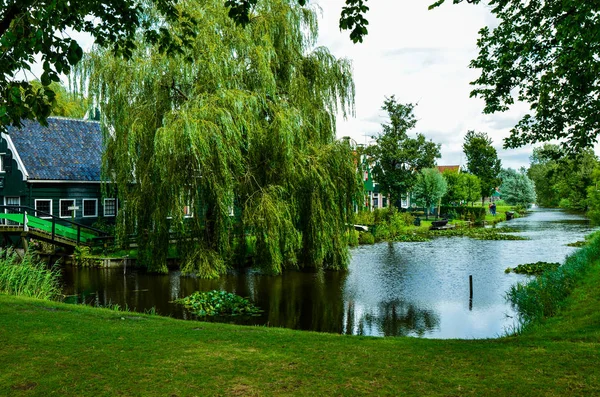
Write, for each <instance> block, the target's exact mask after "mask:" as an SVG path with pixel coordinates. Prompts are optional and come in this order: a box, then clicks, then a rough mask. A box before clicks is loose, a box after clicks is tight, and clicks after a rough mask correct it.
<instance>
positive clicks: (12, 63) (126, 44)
mask: <svg viewBox="0 0 600 397" xmlns="http://www.w3.org/2000/svg"><path fill="white" fill-rule="evenodd" d="M151 6H152V7H153V9H154V10H156V11H155V12H156V13H158V14H159V15H160V17H161V20H160V22H161V23H154V24H152V23H150V21H149V20H147V19H144V18H143V17H142V16H143V15H144V13H145V10H147V9H148V8H149V7H151ZM173 20H178V21H179V24H180V29H178V30H177V32H172V31H170V30H168V29H164V26H162V23H163V22H164V23H167V22H169V21H173ZM184 21H185V23H184ZM193 22H194V21H192V20H191V19H190V18H188V16H186V15H185V14H182V13H181V12H180V11H178V9H176V8H175V6H174V2H173V1H170V0H148V1H142V2H139V1H135V0H109V1H94V0H88V1H67V0H0V49H1V51H0V129H4V126H6V125H11V124H12V125H15V126H20V125H21V120H22V119H37V120H38V121H39V122H40V123H42V124H45V123H46V117H48V116H49V115H50V114H51V113H52V109H53V106H54V104H55V102H56V95H57V93H56V92H55V91H54V90H53V89H52V87H51V83H52V82H59V81H60V77H59V76H60V75H61V74H68V73H69V72H70V70H71V68H72V67H73V66H75V65H76V64H77V63H78V62H79V61H80V60H81V58H82V56H83V51H82V49H81V47H80V45H79V44H78V43H77V41H75V40H73V39H72V38H71V37H70V35H69V34H68V32H67V30H68V29H71V30H73V31H78V32H87V33H89V34H91V35H92V36H93V37H94V39H95V41H96V44H97V45H99V46H106V47H110V48H111V50H112V51H113V52H114V53H115V54H120V55H124V56H126V57H128V56H130V55H131V54H132V53H133V50H134V47H135V44H134V36H135V34H136V32H137V29H138V28H140V27H141V28H143V29H144V35H145V38H146V40H147V41H149V42H152V43H156V44H157V45H158V46H159V47H160V49H161V51H164V52H168V53H173V52H178V51H181V50H182V47H183V46H185V45H186V43H187V42H189V40H190V35H191V34H192V31H191V30H190V28H191V25H192V24H193ZM36 55H39V56H40V57H41V60H42V66H43V72H42V74H41V75H40V76H33V75H32V74H31V72H30V70H31V64H32V63H34V62H35V57H36ZM18 72H23V73H24V74H25V75H24V76H23V77H21V78H19V77H18V76H17V73H18ZM32 77H39V79H40V82H41V85H33V84H31V83H29V82H28V81H27V80H28V79H31V78H32Z"/></svg>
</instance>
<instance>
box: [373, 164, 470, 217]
mask: <svg viewBox="0 0 600 397" xmlns="http://www.w3.org/2000/svg"><path fill="white" fill-rule="evenodd" d="M436 168H437V170H438V171H440V172H441V173H444V172H446V171H450V172H456V173H460V165H438V166H436ZM363 190H364V192H365V207H366V208H367V209H369V210H371V211H372V210H374V209H377V208H386V207H387V206H389V202H388V201H389V200H388V197H387V196H385V195H384V194H383V193H381V191H380V189H379V184H378V183H377V182H376V181H375V180H374V179H373V175H372V173H371V165H370V164H368V162H367V161H366V159H363ZM414 202H415V198H414V197H413V195H412V193H410V192H409V193H408V194H406V195H405V196H403V197H402V198H401V200H400V202H399V203H398V204H399V207H400V208H404V209H407V208H409V207H411V206H414Z"/></svg>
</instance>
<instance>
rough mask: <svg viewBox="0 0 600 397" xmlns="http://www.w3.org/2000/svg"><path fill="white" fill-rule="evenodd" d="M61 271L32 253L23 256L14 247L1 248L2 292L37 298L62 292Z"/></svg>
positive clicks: (0, 276) (0, 289)
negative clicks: (45, 263) (60, 283)
mask: <svg viewBox="0 0 600 397" xmlns="http://www.w3.org/2000/svg"><path fill="white" fill-rule="evenodd" d="M58 279H59V271H58V270H57V269H56V268H50V269H48V268H47V267H46V266H45V265H44V264H43V263H41V262H39V261H37V260H36V259H35V258H34V257H33V255H32V254H31V253H29V254H25V255H24V256H23V257H21V256H20V255H19V254H17V252H16V251H14V250H13V249H11V248H9V249H0V293H6V294H11V295H16V296H27V297H32V298H37V299H48V300H49V299H54V298H56V297H57V296H58V295H59V294H60V285H59V282H58Z"/></svg>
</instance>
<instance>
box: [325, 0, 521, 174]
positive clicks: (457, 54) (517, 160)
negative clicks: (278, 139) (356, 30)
mask: <svg viewBox="0 0 600 397" xmlns="http://www.w3.org/2000/svg"><path fill="white" fill-rule="evenodd" d="M432 2H433V1H429V0H421V1H394V2H391V1H383V0H371V1H369V7H370V8H371V10H370V11H369V12H368V13H367V19H368V20H369V35H368V36H367V37H366V38H365V41H364V42H363V43H362V44H353V43H352V41H351V40H350V39H349V37H348V32H340V31H339V28H338V20H339V15H340V11H341V9H342V6H343V4H344V0H320V1H318V4H319V6H320V7H321V8H322V11H323V12H322V18H321V21H320V37H319V42H318V44H319V45H324V46H327V47H328V48H329V49H330V50H331V51H332V53H333V54H334V55H336V56H337V57H346V58H348V59H350V60H352V62H353V66H354V80H355V84H356V117H355V118H352V119H349V120H343V119H342V118H341V117H340V119H339V120H338V123H337V134H338V136H340V137H341V136H351V137H352V138H354V139H355V140H356V141H357V142H359V143H365V142H367V141H369V137H370V136H372V135H375V134H376V133H377V132H379V131H380V123H382V122H384V121H385V120H386V117H385V116H386V115H385V112H383V111H381V109H380V108H381V105H382V104H383V100H384V97H385V96H390V95H396V98H397V99H398V100H399V101H401V102H412V103H418V106H417V107H416V108H415V115H416V116H417V118H418V119H419V122H418V124H417V128H416V131H418V132H422V133H424V134H425V135H426V136H427V137H428V138H430V139H432V140H433V141H434V142H437V143H441V144H442V158H441V159H440V160H439V161H438V163H439V164H458V163H460V162H461V160H462V162H463V163H464V158H463V155H462V143H463V139H464V135H465V134H466V132H467V131H468V130H476V131H484V132H487V133H488V135H489V136H490V137H491V138H492V139H493V142H494V146H495V147H496V149H497V150H498V153H499V156H500V158H501V159H502V160H503V161H502V163H503V165H504V166H505V167H513V168H519V167H521V166H527V165H528V163H529V155H530V153H531V150H532V148H531V147H527V148H522V149H519V150H516V151H514V150H504V149H502V143H503V142H502V140H503V139H504V138H505V137H507V136H508V135H509V132H510V129H511V128H512V127H513V126H514V124H515V123H516V121H518V120H519V119H520V117H521V116H522V115H523V114H524V112H525V111H526V110H527V106H525V105H523V104H518V105H517V106H515V109H512V110H511V111H510V112H507V113H500V114H494V115H485V114H483V112H482V111H483V106H484V104H483V101H482V100H481V99H477V98H469V94H470V91H471V88H472V86H471V85H470V84H469V83H470V82H471V81H473V80H475V79H476V78H477V77H478V75H479V72H478V71H477V70H474V69H470V68H469V67H468V65H469V63H470V61H471V60H472V59H473V58H475V57H476V56H477V54H478V51H477V46H476V41H477V37H478V31H479V29H480V28H482V27H484V26H486V25H492V24H495V23H496V22H495V19H494V17H493V15H491V13H490V12H489V9H488V8H487V7H485V6H483V5H477V6H474V5H470V4H459V5H453V4H450V2H447V3H448V4H444V5H443V6H442V7H440V8H437V9H434V10H431V11H429V10H427V7H428V5H429V4H431V3H432ZM365 135H366V136H365Z"/></svg>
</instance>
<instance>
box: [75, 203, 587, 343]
mask: <svg viewBox="0 0 600 397" xmlns="http://www.w3.org/2000/svg"><path fill="white" fill-rule="evenodd" d="M503 225H505V226H510V227H513V228H515V229H517V230H518V231H519V233H518V234H519V235H521V236H525V237H527V238H529V240H524V241H514V240H511V241H481V240H474V239H470V238H466V237H451V238H438V239H435V240H432V241H429V242H420V243H402V242H397V243H380V244H375V245H370V246H361V247H358V248H355V249H352V260H351V263H350V265H349V270H348V271H347V272H316V273H315V272H311V273H309V272H293V271H291V272H286V273H284V274H282V275H280V276H265V275H261V274H258V273H255V272H252V271H248V272H244V273H238V274H231V275H227V276H223V277H221V278H219V279H217V280H201V279H197V278H193V277H181V274H180V272H179V271H171V272H169V274H166V275H155V274H148V273H146V272H144V271H141V270H132V269H127V271H126V272H124V269H123V268H101V269H89V268H75V267H70V266H67V267H65V268H64V269H63V284H64V294H65V295H67V298H66V299H65V300H66V301H67V302H72V303H82V302H85V303H87V304H93V305H94V304H96V305H103V306H105V305H119V306H120V307H122V308H125V307H127V308H128V309H129V310H132V311H140V312H143V311H149V310H151V309H152V308H154V310H155V311H156V312H157V313H158V314H160V315H165V316H171V317H176V318H182V319H196V318H195V316H194V315H192V314H190V313H188V312H187V311H186V310H185V309H183V308H181V307H180V306H179V305H177V304H174V303H172V301H173V300H175V299H178V298H181V297H185V296H187V295H190V294H192V293H193V292H195V291H208V290H213V289H218V290H225V291H228V292H233V293H236V294H238V295H241V296H244V297H248V298H250V299H251V300H252V301H253V302H254V303H255V304H256V305H258V306H259V307H260V308H261V309H262V310H263V313H262V315H260V316H256V317H234V318H211V319H209V320H208V321H223V322H233V323H236V324H245V325H259V326H270V327H285V328H293V329H301V330H311V331H319V332H332V333H339V334H354V335H374V336H404V335H406V336H418V337H426V338H494V337H498V336H502V335H504V334H506V333H507V332H510V330H511V328H512V327H513V326H514V324H515V323H516V318H515V313H514V310H513V309H512V308H511V306H510V304H509V303H507V302H506V299H505V295H506V291H507V290H508V289H509V287H510V286H511V285H512V284H514V283H516V282H518V281H526V279H527V277H526V276H522V275H516V274H513V273H510V274H506V273H504V270H505V269H506V268H507V267H515V266H517V265H519V264H521V263H529V262H537V261H546V262H562V261H563V260H564V258H565V256H567V255H568V254H570V253H572V252H573V251H574V250H575V249H576V248H572V247H568V246H567V244H569V243H573V242H576V241H579V240H583V239H584V236H585V235H587V234H589V233H590V232H591V231H592V230H593V228H592V227H591V226H590V224H589V222H588V221H587V220H586V219H585V218H583V217H581V216H579V215H573V214H568V213H565V212H563V211H559V210H547V209H535V210H533V211H532V212H531V213H530V215H528V216H527V217H523V218H518V219H514V220H511V221H509V222H505V223H501V224H499V226H503ZM470 275H471V276H473V299H472V300H470V299H469V276H470Z"/></svg>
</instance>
